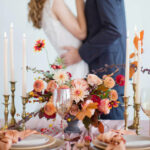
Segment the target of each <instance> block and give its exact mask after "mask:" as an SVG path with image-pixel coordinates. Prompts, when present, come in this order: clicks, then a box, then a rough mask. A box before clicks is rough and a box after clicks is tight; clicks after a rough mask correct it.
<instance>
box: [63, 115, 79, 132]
mask: <svg viewBox="0 0 150 150" xmlns="http://www.w3.org/2000/svg"><path fill="white" fill-rule="evenodd" d="M78 122H79V120H78V119H76V118H75V116H72V115H69V119H67V124H68V126H67V127H66V128H65V129H64V133H68V134H71V133H81V130H80V128H79V127H78Z"/></svg>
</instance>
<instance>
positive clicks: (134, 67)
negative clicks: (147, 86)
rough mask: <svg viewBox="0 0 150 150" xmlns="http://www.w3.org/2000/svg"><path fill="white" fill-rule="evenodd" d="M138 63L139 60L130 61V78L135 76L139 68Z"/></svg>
mask: <svg viewBox="0 0 150 150" xmlns="http://www.w3.org/2000/svg"><path fill="white" fill-rule="evenodd" d="M137 65H138V62H137V61H134V62H132V63H130V72H129V78H130V79H131V78H132V77H133V75H134V73H135V71H136V69H137Z"/></svg>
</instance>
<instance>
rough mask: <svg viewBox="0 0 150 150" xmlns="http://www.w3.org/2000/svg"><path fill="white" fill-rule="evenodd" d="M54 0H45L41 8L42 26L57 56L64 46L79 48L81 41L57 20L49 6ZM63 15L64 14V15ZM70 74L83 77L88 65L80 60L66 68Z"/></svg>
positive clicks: (73, 76) (62, 51) (74, 76)
mask: <svg viewBox="0 0 150 150" xmlns="http://www.w3.org/2000/svg"><path fill="white" fill-rule="evenodd" d="M53 1H54V0H47V1H46V2H45V5H44V9H43V19H42V28H43V30H44V32H45V34H46V35H47V37H48V39H49V40H50V43H51V44H52V45H53V47H54V48H55V50H56V51H57V53H58V56H60V55H61V54H63V53H65V52H66V51H65V50H63V49H62V47H64V46H72V47H75V48H79V47H80V45H81V41H80V40H78V39H77V38H76V37H74V36H73V35H72V34H71V33H70V32H69V31H68V30H67V29H66V28H65V27H64V26H63V25H62V24H61V22H60V21H58V20H57V19H56V18H55V16H54V14H53V12H52V10H51V8H52V5H53ZM64 17H65V16H64ZM66 70H67V71H68V72H70V73H71V74H72V78H73V79H75V78H84V77H85V76H86V75H87V74H88V71H89V70H88V65H87V64H86V63H85V62H84V61H83V60H82V61H80V62H79V63H77V64H74V65H71V66H69V67H67V68H66Z"/></svg>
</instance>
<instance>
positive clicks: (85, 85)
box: [71, 79, 89, 89]
mask: <svg viewBox="0 0 150 150" xmlns="http://www.w3.org/2000/svg"><path fill="white" fill-rule="evenodd" d="M71 84H72V86H74V87H77V86H81V87H83V89H88V87H89V85H88V83H87V82H86V81H85V80H84V79H75V80H73V81H72V82H71Z"/></svg>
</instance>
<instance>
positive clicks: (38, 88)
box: [33, 80, 44, 92]
mask: <svg viewBox="0 0 150 150" xmlns="http://www.w3.org/2000/svg"><path fill="white" fill-rule="evenodd" d="M33 88H34V90H35V91H36V92H41V91H42V90H43V89H44V82H43V81H42V80H36V81H35V82H34V85H33Z"/></svg>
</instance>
